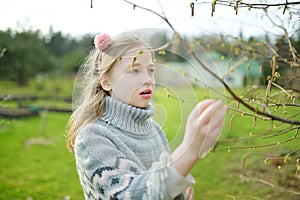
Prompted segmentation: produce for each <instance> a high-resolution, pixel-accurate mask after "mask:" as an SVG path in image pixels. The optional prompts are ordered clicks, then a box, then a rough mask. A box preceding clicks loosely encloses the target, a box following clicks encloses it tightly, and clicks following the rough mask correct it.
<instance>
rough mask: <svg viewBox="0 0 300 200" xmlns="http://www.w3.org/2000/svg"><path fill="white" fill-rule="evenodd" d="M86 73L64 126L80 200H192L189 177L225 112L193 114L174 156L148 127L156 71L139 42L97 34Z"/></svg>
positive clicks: (208, 104)
mask: <svg viewBox="0 0 300 200" xmlns="http://www.w3.org/2000/svg"><path fill="white" fill-rule="evenodd" d="M94 44H95V49H94V50H93V51H92V52H91V53H90V55H89V57H88V58H87V60H86V62H85V63H84V65H83V67H84V69H83V72H84V74H83V76H84V77H81V78H83V80H85V81H87V83H86V87H85V88H84V93H83V97H84V98H83V101H81V102H79V105H78V107H77V108H76V109H75V111H74V113H73V114H72V116H71V118H70V121H69V128H70V129H69V134H68V148H69V149H70V150H71V151H72V152H74V153H75V158H76V165H77V170H78V174H79V178H80V182H81V185H82V187H83V191H84V196H85V199H143V200H146V199H147V200H148V199H150V200H155V199H193V191H192V189H191V185H192V184H194V179H193V177H192V176H191V175H190V174H189V173H190V171H191V169H192V168H193V166H194V165H195V164H196V162H197V161H198V160H199V158H200V157H202V156H204V155H205V154H206V153H207V152H209V151H210V149H211V148H212V147H213V146H214V145H215V142H216V140H217V137H218V135H219V133H220V131H221V128H222V125H223V122H224V117H225V113H226V108H225V106H224V105H223V103H222V102H221V101H214V100H205V101H203V102H201V103H199V104H197V105H196V106H195V108H194V109H193V110H192V112H191V113H190V115H189V117H188V119H187V124H186V131H185V136H184V139H183V141H182V143H181V144H180V145H179V146H178V148H177V149H176V150H175V151H174V152H173V153H171V152H170V149H169V146H168V142H167V140H166V136H165V134H164V132H163V131H162V129H161V128H160V127H159V125H158V124H157V123H156V122H154V121H153V120H152V119H151V116H152V115H153V112H154V110H153V107H152V106H151V104H150V100H151V97H152V95H153V92H154V88H155V82H154V71H155V67H154V64H153V61H152V53H151V50H150V47H149V45H148V44H147V43H146V42H145V41H144V40H142V39H141V37H140V36H135V35H130V34H124V35H123V34H122V35H119V36H117V37H115V38H113V39H111V38H110V37H109V36H108V35H107V34H100V35H97V36H96V37H95V40H94Z"/></svg>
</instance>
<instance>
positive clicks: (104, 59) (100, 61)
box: [67, 34, 148, 152]
mask: <svg viewBox="0 0 300 200" xmlns="http://www.w3.org/2000/svg"><path fill="white" fill-rule="evenodd" d="M139 45H144V46H145V45H146V46H148V45H147V43H146V42H145V40H143V39H141V37H140V36H137V35H128V34H122V35H120V36H117V37H116V38H113V39H112V43H111V44H110V46H109V47H108V48H107V49H105V50H104V51H103V52H100V51H99V50H98V49H93V50H92V51H91V52H90V54H89V55H88V56H87V57H86V60H85V61H84V63H83V64H82V66H81V67H80V68H81V72H82V74H77V78H79V79H81V81H82V82H83V83H84V87H83V88H82V91H81V94H80V97H79V99H81V100H82V101H81V102H79V103H78V106H77V107H76V108H75V110H74V112H73V113H72V115H71V117H70V119H69V122H68V129H67V147H68V149H69V150H70V151H71V152H74V142H75V138H76V136H77V134H78V132H79V130H80V128H81V127H83V126H84V125H86V124H87V123H90V122H93V121H95V120H96V119H98V118H99V117H101V116H102V115H103V113H104V111H105V100H104V99H105V97H106V96H107V95H109V93H108V92H107V91H105V90H104V89H103V88H102V86H101V84H100V77H101V76H103V75H107V74H109V72H110V70H111V68H112V67H113V66H114V63H115V62H116V61H117V60H118V59H119V58H121V56H122V55H123V54H124V53H125V52H126V51H128V50H129V49H131V48H133V47H136V46H139ZM79 75H81V76H83V77H78V76H79ZM75 85H76V84H75ZM77 95H78V94H77ZM73 98H74V93H73ZM75 98H78V96H77V97H75ZM73 103H74V100H73Z"/></svg>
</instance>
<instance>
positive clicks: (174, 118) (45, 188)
mask: <svg viewBox="0 0 300 200" xmlns="http://www.w3.org/2000/svg"><path fill="white" fill-rule="evenodd" d="M11 88H13V87H11ZM23 90H24V91H23ZM2 91H3V90H2ZM22 92H23V93H24V94H25V93H26V92H28V91H26V90H25V89H22ZM44 93H45V91H44ZM203 93H205V91H203V92H202V93H201V94H200V95H199V96H202V97H203V96H205V95H204V94H203ZM202 99H203V98H202ZM200 100H201V98H200ZM5 103H6V102H1V104H5ZM153 104H154V105H155V108H156V110H157V115H155V116H154V119H156V120H157V121H158V122H159V123H160V124H161V125H162V126H163V128H164V130H165V132H166V134H167V137H168V139H169V141H170V146H171V148H172V149H174V148H175V147H176V145H178V144H179V142H180V140H181V138H182V132H183V130H184V119H185V118H186V115H187V114H188V111H189V110H190V109H191V108H192V107H193V106H194V103H190V102H179V101H178V100H176V99H171V98H167V97H166V94H165V93H164V92H163V91H158V93H157V95H156V96H155V98H154V100H153ZM180 106H182V107H180ZM232 114H233V112H232V111H230V112H229V113H228V117H227V119H226V122H225V125H224V128H223V132H222V135H221V137H220V144H219V146H218V147H217V151H216V152H214V153H211V154H210V155H208V156H207V157H206V158H204V159H202V160H200V161H199V162H198V163H197V165H196V166H195V167H194V169H193V170H192V174H193V176H194V177H195V179H196V182H197V183H196V185H195V186H194V189H195V199H199V200H214V199H216V200H219V199H243V200H245V199H246V200H247V199H249V200H251V199H264V200H265V199H276V200H286V199H291V200H294V199H295V200H296V199H299V198H300V195H299V194H298V195H297V194H295V193H299V192H300V187H299V186H300V178H299V176H296V175H295V172H296V162H295V160H296V159H297V158H300V153H299V152H295V153H294V154H292V155H291V156H290V157H289V160H288V161H289V162H287V163H284V165H283V166H281V167H278V166H277V165H276V163H273V162H271V161H272V160H271V161H269V162H264V160H265V158H267V157H272V156H284V155H286V154H287V153H289V152H291V151H293V150H296V149H299V147H300V146H299V136H298V137H297V138H296V139H294V140H292V141H291V142H288V143H283V144H280V143H278V145H274V146H269V147H264V148H256V149H253V148H248V149H235V148H234V147H239V146H243V147H245V146H254V145H258V144H268V143H273V142H278V141H283V140H285V139H287V138H290V137H291V136H292V135H293V134H294V133H295V131H291V132H289V133H287V134H284V135H282V136H278V137H272V138H269V139H268V138H265V139H264V138H262V137H258V138H257V139H250V138H249V132H253V134H254V136H257V135H258V133H260V132H261V131H262V130H264V129H266V128H268V127H269V126H270V124H269V123H266V122H263V121H259V120H258V121H257V124H256V126H254V125H253V119H252V118H250V117H246V116H244V117H243V116H241V115H239V116H236V117H235V118H233V126H232V127H231V129H229V127H230V126H229V122H230V121H231V120H232V118H231V117H232ZM69 115H70V114H66V113H53V112H46V111H43V112H41V113H40V114H39V116H35V117H30V118H24V119H16V120H9V119H3V118H0V157H1V163H0V183H1V184H0V199H4V200H6V199H9V200H10V199H12V200H18V199H20V200H21V199H24V200H27V199H28V200H29V199H33V200H36V199H38V200H39V199H49V200H56V199H57V200H64V199H74V200H77V199H78V200H79V199H83V194H82V189H81V186H80V183H79V179H78V176H77V172H76V168H75V160H74V157H73V155H72V154H71V153H70V152H68V150H67V148H66V136H65V128H66V124H67V121H68V118H69ZM282 127H283V126H278V128H279V129H280V128H282ZM255 133H257V134H255ZM242 138H247V139H245V140H241V139H242ZM229 147H232V148H229ZM222 149H223V150H222Z"/></svg>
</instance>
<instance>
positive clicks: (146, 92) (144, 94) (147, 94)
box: [140, 89, 152, 98]
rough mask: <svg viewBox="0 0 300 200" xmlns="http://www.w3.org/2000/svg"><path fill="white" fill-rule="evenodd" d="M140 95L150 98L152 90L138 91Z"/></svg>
mask: <svg viewBox="0 0 300 200" xmlns="http://www.w3.org/2000/svg"><path fill="white" fill-rule="evenodd" d="M140 95H141V96H142V97H144V98H150V97H151V96H152V90H151V89H146V90H144V91H142V92H141V93H140Z"/></svg>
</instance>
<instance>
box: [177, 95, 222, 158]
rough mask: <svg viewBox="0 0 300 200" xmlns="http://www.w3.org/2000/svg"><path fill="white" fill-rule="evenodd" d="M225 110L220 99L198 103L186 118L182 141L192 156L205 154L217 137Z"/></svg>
mask: <svg viewBox="0 0 300 200" xmlns="http://www.w3.org/2000/svg"><path fill="white" fill-rule="evenodd" d="M226 112H227V109H226V107H225V106H224V104H223V103H222V101H220V100H219V101H215V100H205V101H202V102H200V103H198V104H197V105H196V106H195V108H194V109H193V110H192V112H191V113H190V115H189V117H188V119H187V123H186V131H185V136H184V139H183V142H182V145H183V146H184V149H185V150H187V151H188V152H189V153H191V155H192V156H197V157H203V156H205V155H206V154H207V153H208V152H209V151H210V150H211V149H212V148H213V147H214V145H215V143H216V141H217V139H218V136H219V134H220V131H221V129H222V127H223V123H224V118H225V115H226Z"/></svg>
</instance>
